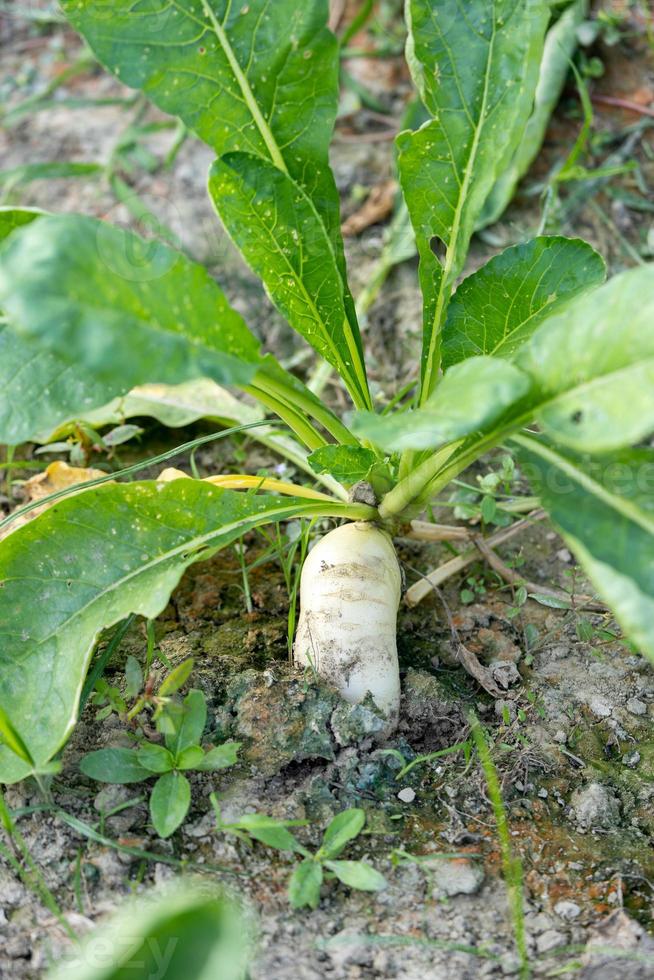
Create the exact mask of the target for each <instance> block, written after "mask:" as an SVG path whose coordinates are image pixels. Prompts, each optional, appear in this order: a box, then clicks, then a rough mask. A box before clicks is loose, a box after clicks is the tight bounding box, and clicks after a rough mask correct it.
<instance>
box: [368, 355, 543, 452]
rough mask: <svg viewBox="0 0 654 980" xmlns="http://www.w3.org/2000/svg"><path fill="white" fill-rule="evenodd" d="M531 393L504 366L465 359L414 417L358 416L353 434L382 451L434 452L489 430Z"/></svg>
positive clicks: (513, 370)
mask: <svg viewBox="0 0 654 980" xmlns="http://www.w3.org/2000/svg"><path fill="white" fill-rule="evenodd" d="M528 390H529V379H528V378H527V376H526V375H525V374H524V373H523V372H522V371H520V370H519V369H518V368H516V367H514V365H513V364H510V363H509V362H508V361H505V360H501V359H500V358H496V357H469V358H467V360H465V361H461V362H460V363H459V364H455V365H454V366H453V367H451V368H450V369H449V371H447V372H446V374H445V376H444V378H443V380H442V381H441V383H440V384H439V385H438V387H437V388H436V390H435V391H434V393H433V394H432V395H431V396H430V397H429V399H428V400H427V401H426V402H425V403H424V406H423V407H422V408H419V409H418V410H417V411H415V412H396V413H395V414H393V415H374V414H372V413H369V414H364V413H361V414H360V415H358V416H357V418H356V420H355V423H354V426H353V429H354V432H356V433H359V434H360V435H364V436H366V437H367V438H369V439H372V440H373V441H374V442H376V443H377V444H378V445H380V446H383V447H384V448H385V449H433V448H436V447H437V446H440V445H444V444H445V443H448V442H453V441H454V440H456V439H460V438H461V437H462V436H466V435H468V434H469V433H471V432H475V431H476V430H477V429H481V428H483V427H484V426H488V425H490V424H491V423H492V422H495V421H496V419H498V418H499V417H500V416H502V415H503V414H504V413H505V412H506V409H507V408H509V407H510V406H511V405H514V404H515V403H516V402H518V401H519V400H520V399H521V398H522V396H523V395H525V394H526V393H527V391H528Z"/></svg>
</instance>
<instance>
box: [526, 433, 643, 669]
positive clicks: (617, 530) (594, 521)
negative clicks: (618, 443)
mask: <svg viewBox="0 0 654 980" xmlns="http://www.w3.org/2000/svg"><path fill="white" fill-rule="evenodd" d="M515 442H516V443H517V445H518V446H519V458H520V460H521V463H522V465H523V468H524V469H525V471H526V473H527V475H528V477H529V480H530V483H531V485H532V486H533V487H534V489H535V490H536V492H537V493H538V494H539V495H540V497H541V499H542V501H543V504H544V506H545V507H547V509H548V511H549V512H550V514H551V515H552V519H553V521H554V523H555V524H556V525H557V526H558V528H559V529H560V531H561V533H562V534H563V536H564V538H565V539H566V541H567V542H568V544H569V545H570V547H571V548H572V549H573V550H574V551H575V553H576V554H577V556H578V558H579V560H580V561H581V563H582V565H583V566H584V569H585V570H586V572H587V574H588V576H589V578H590V579H591V581H592V582H593V584H594V586H595V588H596V589H597V591H598V592H599V594H600V595H601V596H602V598H603V599H604V600H605V601H606V602H607V603H609V604H610V605H611V607H612V609H613V610H614V612H615V614H616V617H617V619H618V620H619V622H620V624H621V625H622V627H623V629H624V630H625V632H626V633H627V635H628V636H630V637H631V638H632V639H633V641H634V642H635V643H636V644H637V646H638V647H639V648H640V649H641V650H642V652H643V653H646V654H648V655H649V656H650V657H651V658H652V659H654V633H653V631H652V621H653V620H652V617H653V615H654V565H653V563H652V554H654V450H651V449H642V450H626V451H621V452H616V453H611V454H606V455H602V456H596V457H588V456H586V457H583V456H580V455H578V454H575V453H573V452H571V451H569V450H562V449H560V448H558V447H556V446H555V445H552V444H551V443H548V442H547V441H546V440H544V439H535V438H527V437H524V436H519V437H516V438H515Z"/></svg>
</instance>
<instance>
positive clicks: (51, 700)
mask: <svg viewBox="0 0 654 980" xmlns="http://www.w3.org/2000/svg"><path fill="white" fill-rule="evenodd" d="M325 506H326V508H327V512H329V511H330V510H334V508H336V509H335V511H334V512H335V513H339V510H343V509H345V510H346V511H347V507H346V505H343V504H334V505H333V507H332V506H331V505H329V504H327V505H322V507H321V505H320V504H314V503H312V502H309V501H304V502H302V503H299V502H298V501H294V500H293V498H292V497H289V498H286V499H284V498H275V497H271V496H255V495H253V494H248V495H241V494H239V493H237V492H236V491H230V490H222V489H219V488H216V487H212V486H210V485H207V484H205V483H201V482H199V481H195V480H182V481H178V482H173V483H168V484H157V483H154V482H149V483H148V482H145V483H132V484H128V485H122V486H104V487H99V488H96V489H94V490H89V491H86V492H85V493H83V494H81V495H80V496H78V497H74V498H70V499H68V500H65V501H62V502H61V503H59V504H58V505H57V506H56V507H54V508H52V509H51V510H49V511H47V512H46V513H45V514H43V515H42V516H41V517H39V518H38V519H37V520H36V521H33V522H32V523H30V524H27V525H25V526H24V527H22V528H19V530H17V531H15V532H14V533H13V534H11V535H10V536H9V537H8V538H7V539H6V540H5V541H4V542H3V545H2V548H1V549H0V581H2V582H4V588H2V589H0V623H2V624H5V623H7V624H8V623H11V622H18V623H20V624H21V626H20V628H19V630H18V631H15V632H6V631H5V632H4V641H3V645H2V647H1V648H0V701H1V702H2V703H3V704H6V705H7V712H8V714H9V716H10V718H11V720H12V723H13V724H14V726H15V727H16V729H17V730H19V731H20V732H21V735H22V737H23V740H24V741H25V743H26V745H27V746H28V748H29V751H30V753H31V755H32V757H33V759H34V760H35V763H36V765H37V766H41V765H43V764H44V763H45V762H47V761H48V760H49V759H50V758H51V757H52V755H53V754H54V753H55V752H56V751H57V750H58V749H59V748H60V746H61V745H62V744H63V742H64V741H65V739H66V738H67V736H68V734H69V732H70V731H71V729H72V727H73V725H74V723H75V719H76V714H77V705H78V700H79V693H80V689H81V684H82V681H83V678H84V675H85V674H86V671H87V668H88V664H89V661H90V657H91V654H92V652H93V648H94V646H95V642H96V639H97V637H98V635H99V633H100V630H102V629H105V628H107V627H108V626H111V625H113V624H114V623H116V622H118V621H119V620H121V619H124V617H125V616H126V615H128V614H129V613H130V612H136V613H138V614H140V615H143V616H147V617H148V618H154V617H156V616H158V615H159V613H160V612H161V611H162V610H163V609H164V608H165V606H166V603H167V602H168V598H169V596H170V593H171V592H172V590H173V588H174V587H175V586H176V585H177V582H178V581H179V579H180V577H181V574H182V572H183V571H184V569H185V568H187V567H188V566H189V565H190V564H191V563H192V562H194V561H198V560H199V559H200V558H207V557H209V556H210V555H211V554H212V553H214V552H215V551H217V550H218V549H220V548H223V547H225V546H226V545H228V544H231V543H232V542H233V541H235V540H237V539H238V538H239V537H240V536H241V535H242V534H243V533H245V532H246V531H247V530H249V529H251V528H254V527H257V526H258V525H260V524H262V523H266V522H268V521H270V520H275V519H278V520H282V519H284V518H288V517H291V516H297V515H298V514H302V513H306V514H309V515H310V514H312V513H313V512H314V511H315V510H316V509H317V511H318V513H320V512H321V509H324V507H325ZM80 526H82V527H83V529H84V536H85V546H84V547H83V548H80V546H79V542H80ZM119 528H121V529H123V532H122V533H121V534H119V533H118V529H119ZM125 529H128V531H127V532H126V531H125ZM36 555H38V559H37V562H38V564H37V570H38V574H37V575H36V576H35V574H34V566H33V560H34V556H36ZM5 630H6V627H5ZM26 718H29V719H30V723H29V726H27V727H26V726H25V719H26ZM24 775H26V768H25V764H24V763H23V762H21V761H20V760H19V759H18V758H17V757H16V756H15V755H14V754H13V753H12V752H11V751H10V750H9V748H8V747H7V746H4V745H3V746H0V778H1V779H2V781H3V782H14V781H15V780H16V779H20V778H23V776H24Z"/></svg>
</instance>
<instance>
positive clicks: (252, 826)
mask: <svg viewBox="0 0 654 980" xmlns="http://www.w3.org/2000/svg"><path fill="white" fill-rule="evenodd" d="M211 801H212V804H213V808H214V811H215V814H216V828H217V830H219V831H221V832H224V833H229V834H234V835H236V836H237V837H240V838H241V839H242V840H246V841H247V840H248V839H249V838H251V839H253V840H256V841H259V842H260V843H262V844H265V845H266V847H272V848H274V849H275V850H278V851H290V852H291V853H295V854H299V855H301V856H302V857H303V860H302V861H300V863H299V864H297V865H296V867H295V869H294V870H293V873H292V874H291V877H290V879H289V884H288V898H289V902H290V904H291V906H292V908H294V909H301V908H311V909H315V908H317V907H318V903H319V901H320V891H321V888H322V884H323V880H324V878H325V876H327V877H328V878H330V877H333V878H337V879H338V880H339V881H341V882H342V883H343V884H344V885H347V886H348V888H356V889H358V890H359V891H369V892H376V891H381V890H382V889H383V888H386V884H387V883H386V879H385V878H384V876H383V875H382V874H380V873H379V871H376V870H375V868H373V867H372V866H371V865H370V864H368V863H367V862H366V861H336V860H334V858H336V857H337V856H338V855H339V854H340V853H341V852H342V851H343V850H345V848H346V847H347V846H348V844H349V843H350V842H351V841H353V840H355V839H356V838H357V837H358V836H359V834H360V833H361V831H362V830H363V828H364V826H365V822H366V815H365V812H364V811H363V810H361V809H358V808H354V809H351V810H343V811H342V812H341V813H338V814H337V815H336V816H335V817H334V818H333V820H331V822H330V823H329V825H328V826H327V829H326V830H325V833H324V834H323V838H322V843H321V845H320V847H319V848H318V850H317V851H316V852H315V854H313V855H312V854H311V853H310V852H309V851H308V850H307V849H306V847H304V846H303V845H302V844H301V843H300V842H299V841H298V840H297V838H296V837H295V836H294V835H293V834H292V833H291V832H290V831H289V830H288V828H289V827H291V826H297V825H298V824H302V823H306V821H301V820H299V821H298V820H287V821H279V820H274V819H273V818H272V817H268V816H266V815H265V814H260V813H251V814H246V815H245V816H244V817H241V818H240V819H239V820H237V821H234V822H233V823H224V822H223V819H222V815H221V812H220V806H219V804H218V800H217V799H216V796H215V794H212V797H211Z"/></svg>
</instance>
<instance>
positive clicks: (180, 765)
mask: <svg viewBox="0 0 654 980" xmlns="http://www.w3.org/2000/svg"><path fill="white" fill-rule="evenodd" d="M204 757H205V756H204V751H203V749H202V748H201V747H200V746H199V745H189V747H188V748H187V749H184V750H183V751H182V752H180V753H179V755H178V756H177V760H176V763H177V764H176V768H177V769H198V768H199V765H200V763H201V762H202V760H203V759H204Z"/></svg>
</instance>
